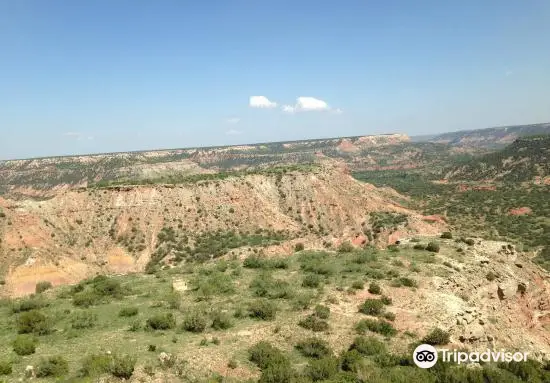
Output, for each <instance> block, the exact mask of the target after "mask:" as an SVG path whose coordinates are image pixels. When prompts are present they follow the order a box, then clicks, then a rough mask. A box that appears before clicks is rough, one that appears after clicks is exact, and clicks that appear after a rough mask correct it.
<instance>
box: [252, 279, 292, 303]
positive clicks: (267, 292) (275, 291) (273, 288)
mask: <svg viewBox="0 0 550 383" xmlns="http://www.w3.org/2000/svg"><path fill="white" fill-rule="evenodd" d="M250 288H251V289H252V291H253V293H254V295H256V296H258V297H261V298H269V299H280V298H291V297H292V296H293V291H292V288H291V286H290V284H289V283H288V282H287V281H282V280H279V279H274V278H273V277H271V276H270V275H269V274H262V275H259V276H258V277H257V278H255V279H254V280H253V281H252V283H250Z"/></svg>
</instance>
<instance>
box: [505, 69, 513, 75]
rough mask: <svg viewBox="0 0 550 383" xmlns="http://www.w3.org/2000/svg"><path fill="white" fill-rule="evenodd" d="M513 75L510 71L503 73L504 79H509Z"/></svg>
mask: <svg viewBox="0 0 550 383" xmlns="http://www.w3.org/2000/svg"><path fill="white" fill-rule="evenodd" d="M513 74H514V72H512V71H511V70H507V71H506V72H505V73H504V75H505V76H506V77H510V76H511V75H513Z"/></svg>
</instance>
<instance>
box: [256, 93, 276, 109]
mask: <svg viewBox="0 0 550 383" xmlns="http://www.w3.org/2000/svg"><path fill="white" fill-rule="evenodd" d="M249 105H250V107H251V108H264V109H269V108H275V107H277V103H276V102H273V101H270V100H269V99H268V98H267V97H265V96H251V97H250V102H249Z"/></svg>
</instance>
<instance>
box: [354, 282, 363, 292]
mask: <svg viewBox="0 0 550 383" xmlns="http://www.w3.org/2000/svg"><path fill="white" fill-rule="evenodd" d="M351 288H352V289H354V290H363V289H364V288H365V282H363V281H354V282H352V284H351Z"/></svg>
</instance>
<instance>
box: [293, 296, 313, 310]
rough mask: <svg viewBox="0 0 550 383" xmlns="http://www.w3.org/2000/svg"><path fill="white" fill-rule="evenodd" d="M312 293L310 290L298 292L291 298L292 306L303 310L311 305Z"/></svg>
mask: <svg viewBox="0 0 550 383" xmlns="http://www.w3.org/2000/svg"><path fill="white" fill-rule="evenodd" d="M313 298H314V295H313V294H312V293H310V292H304V293H301V292H300V293H298V294H295V295H294V298H293V299H292V307H293V308H294V309H295V310H305V309H307V308H309V306H311V301H312V300H313Z"/></svg>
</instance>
